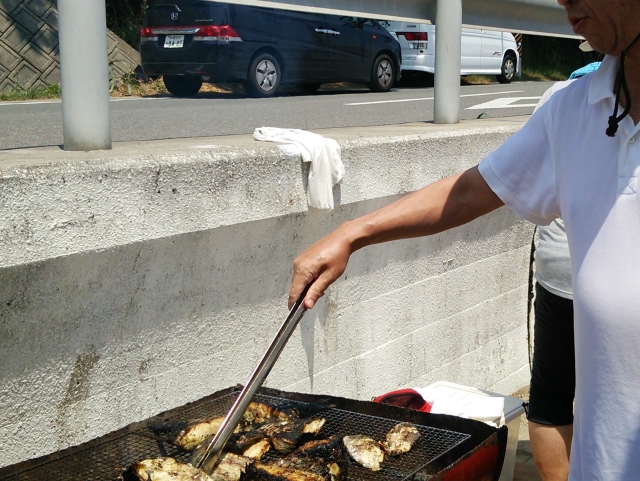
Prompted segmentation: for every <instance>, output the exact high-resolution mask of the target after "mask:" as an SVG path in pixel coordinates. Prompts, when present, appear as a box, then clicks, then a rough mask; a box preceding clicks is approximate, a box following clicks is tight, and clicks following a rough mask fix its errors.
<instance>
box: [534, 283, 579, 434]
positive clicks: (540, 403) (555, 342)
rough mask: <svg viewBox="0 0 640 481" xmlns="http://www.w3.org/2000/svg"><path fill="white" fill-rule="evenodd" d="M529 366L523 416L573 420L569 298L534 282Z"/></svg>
mask: <svg viewBox="0 0 640 481" xmlns="http://www.w3.org/2000/svg"><path fill="white" fill-rule="evenodd" d="M534 306H535V325H534V344H533V368H532V370H531V388H530V394H529V413H528V415H527V418H528V419H529V420H530V421H533V422H535V423H538V424H546V425H550V426H563V425H566V424H571V423H573V398H574V395H575V390H576V367H575V364H576V361H575V349H574V341H573V301H572V300H570V299H565V298H563V297H560V296H556V295H555V294H552V293H551V292H549V291H547V290H546V289H545V288H544V287H542V286H541V285H540V284H538V283H536V300H535V303H534Z"/></svg>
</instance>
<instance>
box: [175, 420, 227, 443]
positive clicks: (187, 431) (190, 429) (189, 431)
mask: <svg viewBox="0 0 640 481" xmlns="http://www.w3.org/2000/svg"><path fill="white" fill-rule="evenodd" d="M222 421H224V417H219V418H214V419H208V420H197V421H193V422H191V423H189V424H188V425H187V426H186V427H184V428H182V429H181V430H180V431H178V433H177V434H176V436H175V438H174V439H173V441H172V442H173V444H175V445H176V446H178V447H179V448H182V449H184V450H185V451H193V450H194V449H195V448H196V447H197V446H198V445H199V444H201V443H202V441H204V440H205V439H207V438H208V437H210V436H213V435H214V434H216V433H217V432H218V429H220V425H221V424H222Z"/></svg>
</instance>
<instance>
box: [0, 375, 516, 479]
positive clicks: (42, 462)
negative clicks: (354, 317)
mask: <svg viewBox="0 0 640 481" xmlns="http://www.w3.org/2000/svg"><path fill="white" fill-rule="evenodd" d="M240 389H241V386H236V387H233V388H228V389H225V390H222V391H219V392H217V393H215V394H212V395H210V396H207V397H205V398H203V399H201V400H199V401H196V402H194V403H190V404H187V405H185V406H183V407H180V408H176V409H173V410H170V411H167V412H165V413H162V414H160V415H158V416H155V417H153V418H150V419H147V420H146V421H142V422H140V423H135V424H131V425H129V426H127V427H125V428H123V429H120V430H118V431H115V432H113V433H110V434H107V435H105V436H102V437H100V438H97V439H94V440H92V441H89V442H87V443H84V444H81V445H79V446H75V447H72V448H69V449H66V450H64V451H59V452H57V453H53V454H51V455H48V456H43V457H41V458H37V459H32V460H29V461H25V462H22V463H19V464H16V465H13V466H9V467H6V468H3V469H0V480H7V481H8V480H11V481H14V480H20V481H29V480H33V481H43V480H52V481H53V480H55V481H118V480H121V479H122V478H121V474H122V471H123V470H124V469H125V468H127V467H128V466H129V465H131V464H132V463H133V462H134V461H137V460H141V459H145V458H153V457H159V456H171V457H174V458H176V459H178V460H180V461H186V462H189V461H190V454H189V453H184V452H182V451H180V450H179V449H178V448H176V447H175V446H173V445H172V444H171V443H169V442H168V440H167V439H166V438H165V437H164V435H162V434H160V433H158V432H155V431H153V430H152V429H151V428H150V427H149V426H151V425H154V424H157V423H158V422H166V421H185V420H191V419H197V418H202V417H209V416H210V417H214V416H222V415H224V414H225V413H226V412H227V411H228V410H229V409H230V407H231V404H232V403H233V401H234V400H235V398H236V397H237V395H238V393H239V392H240ZM321 399H329V401H330V402H331V404H332V406H333V407H331V408H329V409H327V410H325V411H322V412H321V413H320V414H319V416H321V417H323V418H325V419H326V420H327V422H326V424H325V426H324V427H323V429H322V435H323V436H326V437H328V436H330V435H340V436H343V435H349V434H365V435H368V436H371V437H373V438H374V439H379V440H382V439H384V436H385V434H386V433H387V432H388V431H389V429H391V428H392V427H393V426H394V425H395V424H396V423H398V422H400V421H406V422H412V423H415V424H416V425H417V426H418V429H419V430H420V433H421V437H420V438H419V439H418V441H417V443H416V445H415V446H414V447H413V449H412V450H411V451H410V452H409V453H406V454H404V455H401V456H397V457H388V458H387V459H385V462H384V463H383V468H382V469H381V470H380V471H377V472H373V471H370V470H368V469H365V468H363V467H361V466H359V465H358V464H357V463H355V462H353V461H350V464H349V468H348V479H349V481H401V480H403V479H405V478H406V477H407V476H411V477H412V478H413V479H415V480H416V481H426V480H427V479H429V480H431V479H433V480H434V481H436V480H449V479H451V480H453V479H456V480H465V481H472V480H474V481H476V480H477V481H485V480H486V481H489V480H497V479H498V477H499V475H500V469H501V466H502V461H503V459H504V453H505V448H506V440H507V431H506V428H500V429H495V428H491V427H490V426H487V425H485V424H483V423H479V422H476V421H471V420H467V419H461V418H457V417H453V416H445V415H434V414H427V413H422V412H418V411H413V410H410V409H404V408H399V407H395V406H390V405H384V404H378V403H373V402H368V401H356V400H352V399H346V398H340V397H331V396H319V395H311V394H300V393H291V392H285V391H279V390H275V389H268V388H262V389H260V391H258V394H257V396H256V400H259V401H263V402H269V403H272V404H276V405H277V404H279V403H282V402H283V401H285V400H286V401H288V402H300V403H311V402H314V401H318V400H321ZM276 457H279V455H278V453H274V452H272V451H270V452H268V453H267V455H266V458H267V460H269V459H274V458H276ZM263 459H264V458H263Z"/></svg>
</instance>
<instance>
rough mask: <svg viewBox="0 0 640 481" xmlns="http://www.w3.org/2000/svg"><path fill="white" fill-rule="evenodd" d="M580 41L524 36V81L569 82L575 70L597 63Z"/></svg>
mask: <svg viewBox="0 0 640 481" xmlns="http://www.w3.org/2000/svg"><path fill="white" fill-rule="evenodd" d="M579 45H580V41H579V40H574V39H568V38H555V37H541V36H536V35H524V37H523V39H522V50H523V55H522V80H566V79H567V78H569V75H571V72H573V71H574V70H576V69H578V68H580V67H582V66H584V65H586V64H588V63H590V62H593V56H592V54H590V53H588V54H586V53H584V52H582V51H581V50H580V49H579V48H578V46H579Z"/></svg>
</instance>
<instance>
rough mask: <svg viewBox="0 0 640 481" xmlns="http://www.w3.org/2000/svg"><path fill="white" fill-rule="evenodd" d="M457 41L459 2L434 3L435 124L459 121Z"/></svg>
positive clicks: (460, 25) (460, 31)
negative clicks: (435, 8) (435, 4)
mask: <svg viewBox="0 0 640 481" xmlns="http://www.w3.org/2000/svg"><path fill="white" fill-rule="evenodd" d="M461 41H462V0H438V6H437V10H436V60H435V69H436V72H435V79H434V97H435V100H434V112H433V120H434V122H435V123H436V124H457V123H458V122H459V121H460V50H461Z"/></svg>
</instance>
